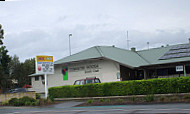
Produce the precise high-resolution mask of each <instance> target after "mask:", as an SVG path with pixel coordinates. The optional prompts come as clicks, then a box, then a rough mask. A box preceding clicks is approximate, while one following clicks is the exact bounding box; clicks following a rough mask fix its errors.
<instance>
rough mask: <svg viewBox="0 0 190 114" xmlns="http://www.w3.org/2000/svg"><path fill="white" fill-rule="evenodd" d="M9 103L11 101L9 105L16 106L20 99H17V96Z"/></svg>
mask: <svg viewBox="0 0 190 114" xmlns="http://www.w3.org/2000/svg"><path fill="white" fill-rule="evenodd" d="M8 103H9V105H13V106H16V105H18V103H19V99H17V98H12V99H10V100H9V102H8Z"/></svg>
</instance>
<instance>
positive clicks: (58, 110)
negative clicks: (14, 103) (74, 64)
mask: <svg viewBox="0 0 190 114" xmlns="http://www.w3.org/2000/svg"><path fill="white" fill-rule="evenodd" d="M80 103H81V102H74V101H70V102H64V103H61V104H56V105H51V106H45V107H0V114H78V113H80V114H127V113H129V114H135V113H144V114H145V113H151V114H152V113H165V114H167V113H168V114H173V113H175V114H188V113H190V104H184V103H177V104H151V105H148V104H147V105H115V106H90V107H73V106H75V105H78V104H80Z"/></svg>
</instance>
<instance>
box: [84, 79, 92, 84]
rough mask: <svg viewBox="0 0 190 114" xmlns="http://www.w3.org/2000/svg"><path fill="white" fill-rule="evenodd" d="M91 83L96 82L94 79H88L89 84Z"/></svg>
mask: <svg viewBox="0 0 190 114" xmlns="http://www.w3.org/2000/svg"><path fill="white" fill-rule="evenodd" d="M89 83H94V79H89V80H86V84H89Z"/></svg>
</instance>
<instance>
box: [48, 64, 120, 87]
mask: <svg viewBox="0 0 190 114" xmlns="http://www.w3.org/2000/svg"><path fill="white" fill-rule="evenodd" d="M63 66H64V65H55V72H54V75H48V87H54V86H62V85H73V84H74V82H75V80H79V79H84V78H86V77H97V78H99V79H100V81H101V82H113V81H119V80H118V79H117V72H120V68H119V64H118V63H116V62H113V61H109V60H91V61H85V62H78V63H72V64H69V65H68V66H67V67H68V80H63V74H62V67H63ZM94 66H95V67H96V68H92V67H94ZM89 67H91V68H89ZM77 68H78V70H77ZM74 69H75V70H74Z"/></svg>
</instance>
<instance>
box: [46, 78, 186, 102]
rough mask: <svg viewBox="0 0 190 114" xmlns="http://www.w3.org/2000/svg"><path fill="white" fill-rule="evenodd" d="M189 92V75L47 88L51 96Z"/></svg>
mask: <svg viewBox="0 0 190 114" xmlns="http://www.w3.org/2000/svg"><path fill="white" fill-rule="evenodd" d="M187 92H190V77H177V78H158V79H148V80H133V81H121V82H109V83H96V84H86V85H68V86H59V87H52V88H49V96H50V97H53V98H68V97H97V96H125V95H147V94H167V93H187Z"/></svg>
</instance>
